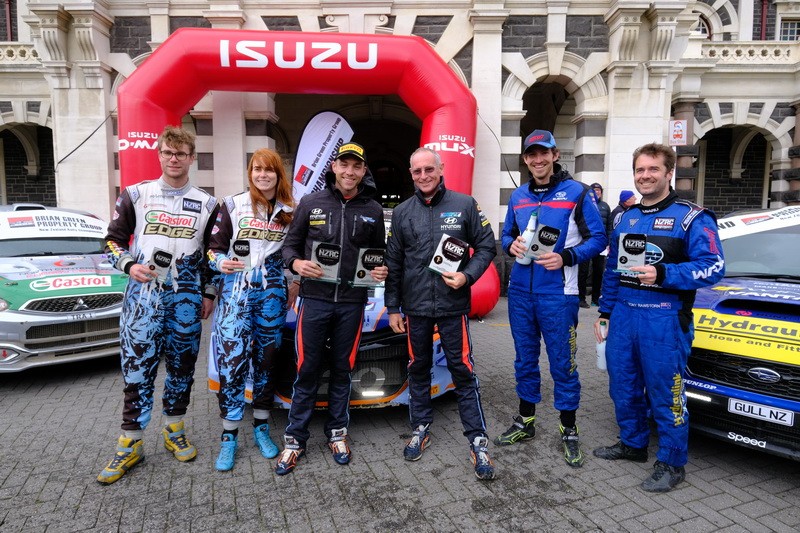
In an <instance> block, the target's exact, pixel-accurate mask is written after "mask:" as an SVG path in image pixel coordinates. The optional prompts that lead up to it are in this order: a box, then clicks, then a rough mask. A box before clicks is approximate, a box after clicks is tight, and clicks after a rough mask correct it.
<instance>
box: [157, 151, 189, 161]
mask: <svg viewBox="0 0 800 533" xmlns="http://www.w3.org/2000/svg"><path fill="white" fill-rule="evenodd" d="M158 154H159V155H160V156H161V159H163V160H164V161H169V160H170V159H172V158H173V157H174V158H175V159H177V160H178V161H186V158H187V157H189V156H190V155H192V154H187V153H186V152H173V151H172V150H160V151H159V152H158Z"/></svg>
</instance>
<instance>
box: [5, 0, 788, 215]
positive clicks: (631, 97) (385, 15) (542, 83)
mask: <svg viewBox="0 0 800 533" xmlns="http://www.w3.org/2000/svg"><path fill="white" fill-rule="evenodd" d="M11 7H12V9H11V10H10V11H11V14H10V16H6V17H5V18H4V20H3V21H2V23H0V38H5V39H6V40H5V41H3V42H0V51H2V53H0V141H2V144H0V162H2V164H1V165H0V203H10V202H19V201H37V202H42V203H45V204H58V205H60V206H63V207H70V208H75V209H86V210H90V211H93V212H96V213H97V214H98V215H100V216H102V217H108V216H109V215H110V212H111V208H112V206H113V201H114V199H115V197H116V195H117V194H118V189H119V169H118V166H119V164H118V148H117V138H116V133H117V132H116V114H115V113H116V92H117V90H118V88H119V86H120V85H121V84H122V83H123V82H124V81H125V79H126V78H127V77H128V76H130V75H131V73H133V72H134V71H135V70H136V69H137V68H138V67H139V66H140V65H141V64H142V63H143V62H144V61H145V60H146V59H147V57H148V56H149V55H150V54H151V53H152V51H153V50H155V49H156V48H157V47H158V46H159V45H160V44H161V43H162V42H164V40H165V39H167V38H168V37H169V35H170V34H171V33H172V32H174V31H175V30H177V29H178V28H183V27H194V28H203V27H205V28H221V29H240V28H241V29H251V30H252V29H255V30H263V31H302V32H323V33H324V32H345V33H379V34H395V35H417V36H420V37H422V38H424V39H425V40H427V42H428V43H430V45H431V46H432V47H433V48H434V50H435V51H436V52H437V54H438V55H439V56H440V57H441V58H442V59H443V60H444V61H445V62H446V63H447V64H448V65H449V66H450V67H451V69H452V70H453V71H454V72H455V73H456V75H457V76H458V77H459V78H460V79H461V80H462V81H463V83H464V84H465V85H467V86H468V87H469V88H470V90H471V91H472V93H473V94H474V95H475V97H476V99H477V101H478V108H479V116H478V129H477V141H476V147H475V171H474V175H473V178H472V183H473V188H472V192H473V195H474V196H475V197H476V198H477V199H478V201H479V202H480V204H481V206H482V207H483V208H484V210H485V211H486V213H487V215H488V216H489V218H490V219H491V221H492V224H493V227H494V228H495V231H499V229H500V227H501V222H502V220H503V218H504V216H505V209H506V203H507V199H508V196H509V194H510V192H511V191H512V190H513V188H514V187H516V186H518V185H519V184H520V183H522V182H524V181H525V179H526V173H525V172H524V167H522V165H521V161H520V157H519V152H520V149H521V139H522V137H523V136H524V135H525V134H526V133H527V132H529V131H531V130H532V129H534V128H545V129H551V130H553V131H554V133H555V136H556V139H557V140H558V143H559V148H560V149H561V152H562V163H563V164H564V165H565V166H567V168H568V169H569V170H570V172H571V173H572V174H573V175H574V176H575V178H576V179H578V180H580V181H583V182H585V183H592V182H600V183H601V184H603V185H604V187H605V191H606V200H607V201H608V202H609V203H610V204H612V206H613V204H615V203H616V198H617V196H618V194H619V192H620V190H622V189H630V188H632V180H631V153H632V151H633V149H634V148H636V147H637V146H639V145H641V144H644V143H646V142H651V141H658V142H664V143H669V141H670V138H671V136H672V134H673V131H672V130H671V128H670V121H674V120H685V121H686V131H685V132H684V133H685V137H686V145H682V146H676V150H677V152H678V156H679V158H678V167H679V168H678V169H677V171H676V181H675V187H676V189H677V190H678V191H679V192H680V194H681V195H682V196H685V197H687V198H691V199H693V200H696V201H698V202H700V203H703V204H704V205H707V206H709V207H711V208H712V209H714V210H715V211H716V212H717V213H718V214H720V215H721V214H725V213H727V212H730V211H733V210H739V209H752V208H762V207H777V206H782V205H785V204H788V203H798V202H800V129H798V128H797V127H796V125H797V108H798V106H799V105H800V79H799V78H800V74H799V73H798V71H799V70H800V63H799V62H798V58H800V43H798V42H797V38H798V35H799V33H798V28H800V6H798V3H797V2H792V1H788V0H768V1H762V0H696V1H695V0H655V1H648V0H609V1H596V0H591V1H590V0H540V1H535V2H530V1H527V2H522V1H520V0H505V1H492V0H487V1H457V0H442V1H440V2H419V1H416V0H414V1H411V0H373V1H370V2H353V1H346V0H318V1H317V2H314V1H310V2H309V1H307V0H304V1H297V0H287V1H285V2H251V1H248V0H201V1H200V2H188V1H185V0H166V1H161V0H160V1H158V2H151V1H148V0H146V1H145V2H143V3H134V2H122V1H116V0H102V1H91V0H78V1H77V2H69V3H62V4H59V3H53V2H43V1H28V2H23V1H21V0H11ZM762 14H763V16H762ZM327 109H330V110H334V111H337V112H339V113H340V114H342V115H343V116H344V117H345V118H346V119H347V120H348V121H349V122H350V124H351V125H352V126H353V128H354V130H355V132H356V133H355V138H354V139H355V140H357V141H360V142H362V143H363V144H365V146H366V148H367V151H368V154H369V156H370V166H371V167H372V170H373V172H374V173H375V175H376V179H377V182H378V186H379V190H380V192H381V194H382V195H384V196H385V198H384V202H385V203H386V204H387V205H391V204H392V203H394V202H396V201H398V200H399V199H402V198H405V197H407V196H408V195H409V194H410V193H411V184H410V179H409V177H408V172H407V167H408V155H409V154H410V153H411V151H413V149H414V148H415V147H416V146H417V145H418V143H419V136H420V126H421V123H420V120H419V119H418V118H417V117H416V116H415V115H414V114H413V113H412V112H411V111H410V110H409V109H408V107H407V106H406V105H405V104H404V102H403V101H402V99H401V98H400V97H398V96H394V95H390V96H379V95H376V96H357V95H353V96H332V95H315V94H311V95H309V94H273V93H237V92H222V91H211V92H210V93H208V94H207V95H206V96H205V97H203V98H202V99H201V100H200V101H199V102H197V104H196V105H195V106H194V107H193V108H192V109H191V111H190V112H189V113H188V114H187V115H186V117H184V125H186V126H187V127H189V128H192V129H193V130H194V131H196V132H197V134H198V159H197V163H196V167H195V168H194V169H193V171H192V175H193V179H194V181H195V183H197V184H198V185H200V186H202V187H204V188H205V189H207V190H209V191H210V192H212V193H214V194H216V195H218V196H223V195H226V194H231V193H235V192H238V191H240V190H242V188H243V187H244V184H245V183H246V178H245V169H246V161H247V156H248V154H251V153H252V152H253V151H254V150H255V149H257V148H258V147H261V146H269V147H272V148H275V149H277V150H278V151H279V152H280V153H281V154H282V155H283V156H284V158H285V159H286V160H287V162H288V163H289V164H291V163H292V162H293V158H294V154H295V152H296V149H297V143H298V140H299V137H300V134H301V132H302V129H303V127H304V126H305V124H306V123H307V121H308V120H309V118H310V117H312V116H313V115H314V114H316V113H317V112H319V111H322V110H327ZM445 170H446V169H445ZM446 175H447V173H446V172H445V176H446Z"/></svg>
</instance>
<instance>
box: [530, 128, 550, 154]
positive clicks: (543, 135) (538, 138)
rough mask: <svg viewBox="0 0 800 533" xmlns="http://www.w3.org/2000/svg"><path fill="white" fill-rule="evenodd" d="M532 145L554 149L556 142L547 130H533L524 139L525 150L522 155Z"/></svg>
mask: <svg viewBox="0 0 800 533" xmlns="http://www.w3.org/2000/svg"><path fill="white" fill-rule="evenodd" d="M534 145H539V146H544V147H545V148H555V147H556V140H555V138H553V134H552V133H550V132H549V131H547V130H533V131H532V132H531V133H530V134H528V136H527V137H525V144H524V146H525V148H523V149H522V153H525V152H527V151H528V148H530V147H531V146H534Z"/></svg>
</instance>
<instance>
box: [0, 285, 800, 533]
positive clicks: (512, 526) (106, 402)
mask: <svg viewBox="0 0 800 533" xmlns="http://www.w3.org/2000/svg"><path fill="white" fill-rule="evenodd" d="M580 317H581V324H580V326H579V331H578V339H579V340H578V346H579V371H580V373H581V381H582V385H583V392H582V401H581V409H580V410H579V411H578V425H579V428H580V433H581V439H582V446H583V449H584V452H585V453H586V454H587V460H586V464H585V465H584V467H583V468H580V469H573V468H570V467H569V466H567V465H566V464H565V463H564V460H563V458H562V455H561V444H560V439H559V433H558V413H557V412H556V411H555V410H554V409H553V407H552V381H551V380H550V378H549V374H548V373H547V362H546V358H543V359H542V366H543V370H544V376H545V377H544V379H543V391H542V392H543V397H544V398H545V400H544V401H543V402H542V403H541V404H540V405H539V409H538V413H537V434H536V437H535V439H533V440H531V441H527V442H524V443H519V444H516V445H514V446H510V447H502V448H501V447H496V446H494V445H491V446H490V452H491V454H492V457H493V459H494V462H495V466H496V468H497V479H496V480H494V481H491V482H481V481H478V480H477V479H476V478H475V476H474V473H473V468H472V465H471V463H470V462H469V453H468V447H467V441H466V439H465V437H464V436H463V435H462V433H461V431H462V430H461V424H460V420H459V418H458V412H457V407H456V402H455V399H454V398H453V396H452V395H446V396H444V397H442V398H439V399H437V400H435V401H434V407H435V410H436V414H435V420H434V423H433V426H432V436H433V445H432V446H431V447H430V448H429V449H428V450H427V451H426V452H425V454H424V456H423V457H422V459H421V460H420V461H418V462H415V463H409V462H406V461H404V460H403V456H402V449H403V446H404V443H405V441H406V439H408V438H409V436H410V428H409V426H408V421H407V411H406V409H405V408H403V407H397V408H385V409H368V410H353V411H352V416H351V418H352V419H351V424H350V436H351V446H352V450H353V454H354V455H353V461H352V463H351V464H350V465H349V466H339V465H337V464H336V463H334V462H333V460H332V458H331V456H330V453H329V451H328V449H327V446H326V445H325V441H324V438H323V437H322V435H323V433H322V424H323V420H324V414H322V413H319V414H317V415H316V416H315V418H314V419H313V422H312V426H311V431H312V435H313V436H312V440H310V441H309V445H308V453H307V455H306V457H305V458H303V459H302V460H301V462H300V463H299V465H298V467H297V469H296V470H295V472H294V473H293V474H291V475H288V476H284V477H278V476H276V475H275V474H274V473H273V466H274V460H266V459H264V458H262V457H261V455H260V454H259V453H258V450H257V449H256V448H255V445H254V444H253V439H252V432H251V430H250V429H249V426H250V425H249V423H246V424H244V425H243V426H242V430H241V431H240V435H241V436H240V447H239V452H238V455H237V461H236V467H235V468H234V469H233V470H232V471H230V472H224V473H221V472H217V471H216V470H215V469H214V460H215V458H216V455H217V452H218V446H219V445H218V442H219V434H220V431H221V423H220V420H219V411H218V408H217V402H216V397H215V395H213V394H212V393H210V392H208V390H207V389H206V386H205V376H206V372H205V368H206V366H205V350H203V353H202V354H201V361H200V362H199V363H198V366H197V374H196V379H197V383H196V387H195V391H194V394H193V398H192V403H191V405H190V407H189V412H188V413H187V417H186V423H187V428H188V435H189V437H190V439H191V440H192V442H193V443H194V444H195V445H196V446H197V448H198V451H199V453H198V457H197V459H196V460H195V461H193V462H191V463H179V462H178V461H176V460H175V459H174V458H173V457H172V455H171V454H169V453H168V452H167V451H166V450H165V449H164V447H163V445H162V441H161V436H160V427H161V426H162V420H161V415H160V414H158V413H156V414H154V417H153V421H152V423H151V424H150V426H149V427H148V428H147V430H146V431H145V454H146V459H145V461H144V462H143V463H141V464H140V465H138V466H136V467H135V468H134V469H133V470H132V471H131V472H130V473H128V474H127V475H126V476H125V477H123V478H122V479H121V480H120V481H118V482H117V483H115V484H113V485H110V486H102V485H100V484H98V483H97V482H96V481H95V478H96V476H97V474H98V473H99V471H100V470H101V469H102V468H103V466H105V464H106V463H107V462H108V461H109V460H110V459H111V457H112V456H113V452H114V447H115V444H116V439H117V437H118V436H119V433H120V430H119V424H120V416H121V409H122V379H121V375H120V371H119V368H118V363H117V361H116V360H113V359H111V360H102V361H94V362H90V363H83V364H72V365H62V366H58V367H51V368H48V369H38V370H34V371H29V372H25V373H21V374H3V375H0V531H2V532H4V533H5V532H14V531H25V532H37V531H47V532H56V531H98V532H100V531H103V532H104V531H126V532H127V531H130V532H136V531H146V532H151V531H230V530H234V529H235V530H244V529H245V528H248V529H249V530H251V531H298V532H301V531H302V532H308V531H315V532H316V531H411V530H414V531H512V530H518V531H631V532H641V531H682V532H695V531H696V532H700V531H785V532H795V531H798V530H800V506H798V502H800V463H798V462H793V461H790V460H787V459H782V458H778V457H773V456H769V455H765V454H762V453H759V452H757V451H755V450H751V449H744V448H740V447H736V446H734V445H732V444H729V443H726V442H720V441H716V440H711V439H708V438H705V437H701V436H697V435H692V437H691V442H690V458H689V464H688V465H687V467H686V476H687V477H686V481H685V482H684V483H682V484H681V485H679V486H678V487H677V488H676V489H675V490H673V491H672V492H670V493H667V494H657V495H654V494H649V493H645V492H643V491H642V490H641V489H639V483H640V482H641V481H642V480H643V479H644V478H645V477H647V476H648V475H649V474H650V472H651V469H652V461H653V460H654V455H655V438H653V440H652V441H651V447H650V455H651V462H650V463H648V464H640V463H626V462H608V461H602V460H600V459H596V458H594V457H593V456H592V455H591V450H592V449H593V448H595V447H597V446H601V445H609V444H613V443H614V442H616V440H617V427H616V424H615V422H614V417H613V411H612V404H611V401H610V399H609V397H608V391H607V376H606V374H605V373H604V372H601V371H599V370H597V368H596V367H595V364H594V353H595V349H594V340H593V336H592V332H591V326H592V323H593V322H594V319H595V317H596V311H595V309H582V310H581V314H580ZM206 329H208V328H207V327H206ZM471 332H472V337H473V343H474V351H475V359H476V368H477V372H478V376H479V377H480V379H481V386H482V396H483V406H484V411H485V414H486V419H487V423H488V427H489V432H490V436H491V437H494V436H496V435H497V434H498V433H501V432H502V431H504V430H505V429H506V428H507V427H508V425H509V424H510V422H511V417H512V416H513V415H514V414H515V413H516V408H517V399H516V394H515V392H514V373H513V360H514V351H513V345H512V341H511V335H510V331H509V326H508V317H507V310H506V300H505V298H501V300H500V302H499V303H498V305H497V307H496V308H495V309H494V310H493V311H492V312H491V313H490V314H489V315H488V316H487V317H485V319H484V320H483V321H477V320H473V321H472V324H471ZM160 377H161V378H163V369H162V372H161V376H160ZM161 383H162V381H161V380H159V385H158V387H157V389H156V390H157V394H156V405H157V406H158V405H160V390H161ZM250 416H251V415H250V413H249V412H248V413H247V414H246V421H247V422H249V420H250ZM272 416H273V420H272V431H271V433H272V436H273V439H275V440H276V441H277V440H278V439H279V438H280V435H281V434H282V430H283V428H284V427H285V424H286V411H282V410H276V411H274V412H273V415H272Z"/></svg>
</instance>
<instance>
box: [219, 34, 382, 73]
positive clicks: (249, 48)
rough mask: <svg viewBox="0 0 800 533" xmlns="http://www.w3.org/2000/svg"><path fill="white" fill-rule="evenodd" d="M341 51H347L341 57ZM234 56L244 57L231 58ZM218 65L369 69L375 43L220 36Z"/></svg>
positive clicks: (374, 58) (375, 52)
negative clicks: (287, 41) (288, 41)
mask: <svg viewBox="0 0 800 533" xmlns="http://www.w3.org/2000/svg"><path fill="white" fill-rule="evenodd" d="M231 45H232V46H231ZM231 48H233V50H234V52H235V54H233V53H232V52H231ZM343 48H344V50H343ZM343 51H344V52H345V54H346V56H345V57H344V58H343V57H342V52H343ZM235 55H241V56H244V57H246V58H247V59H234V57H235ZM359 58H360V59H359ZM364 58H366V59H364ZM342 60H344V61H342ZM219 64H220V66H221V67H224V68H230V67H235V68H267V67H269V66H270V65H272V66H274V67H277V68H281V69H303V68H306V66H308V67H310V68H312V69H316V70H342V69H344V68H349V69H352V70H372V69H374V68H376V67H377V65H378V43H366V44H364V43H362V44H358V43H346V44H342V43H330V42H313V41H312V42H309V43H306V42H294V43H284V42H283V41H275V42H274V43H270V45H268V44H267V41H235V42H233V43H232V42H231V41H230V40H228V39H220V41H219Z"/></svg>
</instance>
